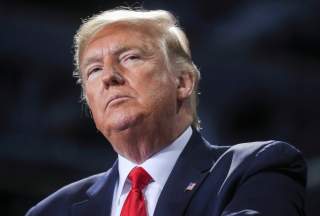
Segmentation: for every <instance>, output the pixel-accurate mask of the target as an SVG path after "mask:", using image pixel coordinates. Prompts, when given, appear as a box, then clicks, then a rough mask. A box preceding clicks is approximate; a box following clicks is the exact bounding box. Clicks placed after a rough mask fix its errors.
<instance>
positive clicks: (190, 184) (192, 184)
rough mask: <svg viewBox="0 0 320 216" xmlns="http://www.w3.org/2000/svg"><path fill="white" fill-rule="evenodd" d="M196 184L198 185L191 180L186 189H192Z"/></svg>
mask: <svg viewBox="0 0 320 216" xmlns="http://www.w3.org/2000/svg"><path fill="white" fill-rule="evenodd" d="M196 185H197V183H195V182H190V183H189V185H188V186H187V187H186V189H185V190H184V191H192V190H193V189H194V187H195V186H196Z"/></svg>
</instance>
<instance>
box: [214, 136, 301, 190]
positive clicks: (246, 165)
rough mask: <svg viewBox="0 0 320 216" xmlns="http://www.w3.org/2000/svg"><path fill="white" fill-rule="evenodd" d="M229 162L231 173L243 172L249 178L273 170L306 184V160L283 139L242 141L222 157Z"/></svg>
mask: <svg viewBox="0 0 320 216" xmlns="http://www.w3.org/2000/svg"><path fill="white" fill-rule="evenodd" d="M220 160H221V161H224V163H228V164H229V174H228V176H230V175H231V174H236V173H239V172H241V176H242V177H243V178H248V177H250V176H252V175H255V174H256V173H258V172H263V171H272V172H281V173H283V174H285V175H288V176H290V177H292V178H294V179H296V180H297V181H299V182H300V183H301V184H302V185H304V186H305V184H306V162H305V160H304V158H303V156H302V154H301V152H300V151H299V150H298V149H297V148H295V147H294V146H292V145H290V144H288V143H286V142H281V141H274V140H271V141H262V142H249V143H240V144H236V145H234V146H231V147H229V148H228V149H227V150H226V151H225V152H224V153H223V154H222V155H221V157H220Z"/></svg>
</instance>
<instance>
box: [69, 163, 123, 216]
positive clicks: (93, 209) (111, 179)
mask: <svg viewBox="0 0 320 216" xmlns="http://www.w3.org/2000/svg"><path fill="white" fill-rule="evenodd" d="M117 179H118V162H117V161H116V162H115V163H114V164H113V166H112V168H111V169H110V171H109V172H108V173H106V174H105V175H103V176H101V177H100V178H99V179H98V180H97V181H96V183H95V184H94V185H92V186H91V187H90V188H89V189H88V190H87V192H86V198H85V199H83V200H81V201H78V202H76V203H74V204H73V205H72V215H73V216H88V215H95V216H106V215H110V213H111V205H112V199H113V191H114V187H115V184H116V181H117Z"/></svg>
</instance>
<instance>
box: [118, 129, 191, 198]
mask: <svg viewBox="0 0 320 216" xmlns="http://www.w3.org/2000/svg"><path fill="white" fill-rule="evenodd" d="M191 135H192V129H191V127H190V126H189V127H188V128H187V129H186V130H185V131H184V132H183V133H182V134H181V135H180V136H179V137H178V138H177V139H176V140H174V141H173V143H171V144H170V145H168V146H166V147H165V148H164V149H162V150H161V151H159V152H158V153H156V154H154V155H153V156H152V157H150V158H149V159H147V160H146V161H144V162H143V163H142V164H139V165H138V164H136V163H134V162H132V161H130V160H128V159H126V158H124V157H122V156H121V155H118V159H119V163H118V169H119V181H118V189H120V190H118V191H119V192H120V191H122V190H123V187H124V184H125V182H126V179H127V177H128V175H129V173H130V171H131V170H132V169H133V168H134V167H135V166H140V167H143V168H144V169H145V170H146V171H147V172H148V173H149V175H150V176H151V177H152V179H153V180H154V182H155V183H157V184H158V185H159V186H160V187H161V189H162V188H163V187H164V185H165V183H166V181H167V179H168V177H169V175H170V173H171V171H172V169H173V167H174V165H175V163H176V161H177V159H178V158H179V156H180V154H181V152H182V151H183V149H184V147H185V146H186V145H187V143H188V141H189V139H190V137H191ZM120 193H121V192H120Z"/></svg>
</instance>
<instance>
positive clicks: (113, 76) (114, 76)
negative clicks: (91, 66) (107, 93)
mask: <svg viewBox="0 0 320 216" xmlns="http://www.w3.org/2000/svg"><path fill="white" fill-rule="evenodd" d="M102 82H103V84H104V86H105V87H106V88H110V87H111V86H117V85H123V84H124V82H125V80H124V78H123V77H122V75H121V74H120V73H119V72H118V71H117V69H116V68H111V69H110V71H108V72H105V73H104V75H103V77H102Z"/></svg>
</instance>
